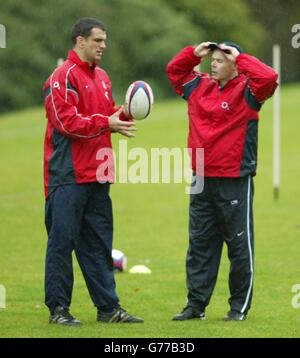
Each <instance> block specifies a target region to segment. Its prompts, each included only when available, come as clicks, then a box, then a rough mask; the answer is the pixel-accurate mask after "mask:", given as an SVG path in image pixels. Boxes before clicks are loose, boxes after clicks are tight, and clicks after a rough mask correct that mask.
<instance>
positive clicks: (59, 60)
mask: <svg viewBox="0 0 300 358" xmlns="http://www.w3.org/2000/svg"><path fill="white" fill-rule="evenodd" d="M64 62H65V60H64V59H63V58H58V59H57V67H59V66H60V65H62V64H63V63H64Z"/></svg>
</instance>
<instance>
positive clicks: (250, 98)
mask: <svg viewBox="0 0 300 358" xmlns="http://www.w3.org/2000/svg"><path fill="white" fill-rule="evenodd" d="M244 99H245V100H246V102H247V104H248V106H249V107H250V108H251V109H253V110H254V111H256V112H259V111H260V109H261V107H262V103H259V102H258V101H257V99H256V98H255V96H254V94H253V92H252V91H251V88H250V86H249V85H247V87H246V88H245V91H244Z"/></svg>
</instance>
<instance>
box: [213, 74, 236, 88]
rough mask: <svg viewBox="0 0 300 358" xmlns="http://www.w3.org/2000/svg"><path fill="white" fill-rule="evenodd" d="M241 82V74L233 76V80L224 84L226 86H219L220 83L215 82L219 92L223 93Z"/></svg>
mask: <svg viewBox="0 0 300 358" xmlns="http://www.w3.org/2000/svg"><path fill="white" fill-rule="evenodd" d="M241 80H242V75H241V74H238V75H237V76H235V77H234V78H232V79H231V80H229V81H228V82H227V83H226V85H225V86H223V87H222V86H221V85H220V82H219V81H217V82H218V85H219V89H220V90H221V91H223V90H224V89H225V88H230V87H232V86H235V85H236V84H237V83H239V82H241Z"/></svg>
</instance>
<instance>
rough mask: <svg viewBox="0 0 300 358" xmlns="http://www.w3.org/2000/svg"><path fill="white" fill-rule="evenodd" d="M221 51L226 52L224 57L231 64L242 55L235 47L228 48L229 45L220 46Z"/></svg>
mask: <svg viewBox="0 0 300 358" xmlns="http://www.w3.org/2000/svg"><path fill="white" fill-rule="evenodd" d="M220 49H221V50H222V51H224V55H225V56H226V57H227V59H228V60H229V61H231V62H235V61H236V58H237V57H238V55H239V54H240V52H239V51H238V50H237V49H236V48H235V47H232V46H227V45H224V44H222V45H220Z"/></svg>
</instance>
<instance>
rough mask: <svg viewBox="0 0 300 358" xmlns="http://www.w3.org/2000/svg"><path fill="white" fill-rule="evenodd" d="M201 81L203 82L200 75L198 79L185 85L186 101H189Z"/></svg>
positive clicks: (197, 76) (184, 94)
mask: <svg viewBox="0 0 300 358" xmlns="http://www.w3.org/2000/svg"><path fill="white" fill-rule="evenodd" d="M200 81H201V77H200V76H199V75H196V77H195V78H194V79H193V80H191V81H189V82H187V83H186V84H184V85H183V98H184V99H185V100H188V99H189V97H190V95H191V94H192V93H193V91H194V90H195V89H196V88H197V86H198V85H199V83H200Z"/></svg>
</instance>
